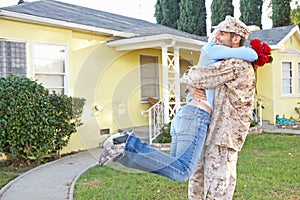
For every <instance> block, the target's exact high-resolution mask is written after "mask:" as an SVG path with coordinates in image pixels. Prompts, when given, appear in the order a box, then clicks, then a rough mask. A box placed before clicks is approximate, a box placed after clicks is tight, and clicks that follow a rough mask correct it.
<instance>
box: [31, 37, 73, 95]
mask: <svg viewBox="0 0 300 200" xmlns="http://www.w3.org/2000/svg"><path fill="white" fill-rule="evenodd" d="M38 44H43V45H49V46H50V45H51V46H53V45H55V46H62V47H64V48H65V73H41V72H35V68H34V67H33V66H32V72H33V77H35V74H45V75H54V74H55V75H64V87H63V89H64V94H65V95H68V94H69V84H68V83H69V67H68V66H69V64H68V45H66V44H58V43H49V42H36V41H35V42H32V59H33V56H34V50H33V49H34V48H33V47H34V45H38ZM53 88H55V87H53ZM57 89H60V88H57Z"/></svg>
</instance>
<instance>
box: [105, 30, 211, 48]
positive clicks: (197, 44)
mask: <svg viewBox="0 0 300 200" xmlns="http://www.w3.org/2000/svg"><path fill="white" fill-rule="evenodd" d="M206 43H207V42H205V41H201V40H195V39H190V38H186V37H181V36H175V35H171V34H159V35H152V36H144V37H134V38H125V39H118V40H113V41H109V42H107V46H109V47H114V48H116V49H117V50H118V51H126V50H133V49H135V48H150V47H151V48H154V47H161V46H168V47H178V48H184V49H190V50H195V51H199V50H200V49H201V47H202V46H203V45H205V44H206Z"/></svg>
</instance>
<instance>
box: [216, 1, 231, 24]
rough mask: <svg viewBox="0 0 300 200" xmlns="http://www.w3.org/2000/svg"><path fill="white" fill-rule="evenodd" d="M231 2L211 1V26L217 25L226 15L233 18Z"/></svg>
mask: <svg viewBox="0 0 300 200" xmlns="http://www.w3.org/2000/svg"><path fill="white" fill-rule="evenodd" d="M233 14H234V7H233V4H232V0H213V1H212V4H211V24H212V26H216V25H218V24H219V23H220V22H221V21H223V20H224V19H225V17H226V16H227V15H230V16H233Z"/></svg>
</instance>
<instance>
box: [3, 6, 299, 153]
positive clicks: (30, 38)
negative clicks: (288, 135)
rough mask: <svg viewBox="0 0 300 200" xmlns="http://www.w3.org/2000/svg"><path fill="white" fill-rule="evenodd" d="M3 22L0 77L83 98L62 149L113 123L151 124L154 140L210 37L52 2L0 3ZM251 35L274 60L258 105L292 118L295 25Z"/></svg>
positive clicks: (263, 73) (86, 145) (95, 141)
mask: <svg viewBox="0 0 300 200" xmlns="http://www.w3.org/2000/svg"><path fill="white" fill-rule="evenodd" d="M0 27H1V28H0V76H1V77H7V76H9V75H10V74H16V75H21V76H26V77H29V78H32V79H33V80H38V82H40V83H42V84H43V85H44V86H45V87H46V88H47V89H49V90H55V91H57V92H61V93H64V94H67V95H69V96H74V97H82V98H85V99H86V105H85V107H84V112H83V116H82V122H83V123H84V125H82V126H81V127H79V128H78V132H77V133H75V134H73V136H72V137H71V140H70V144H69V145H68V147H66V148H65V149H64V152H69V151H77V150H83V149H90V148H95V147H98V146H99V143H101V141H103V140H104V139H105V138H106V137H107V135H106V134H107V133H115V132H117V131H118V129H127V128H132V127H142V126H148V125H150V126H149V132H150V133H151V135H150V136H149V137H150V138H151V137H153V138H155V137H156V136H157V134H156V133H155V131H157V129H159V128H160V127H161V125H162V124H163V123H167V122H168V121H169V116H170V115H173V114H174V113H175V112H176V110H177V109H178V108H179V107H180V105H181V104H182V102H185V93H184V89H185V86H184V85H180V82H179V81H178V80H179V78H180V77H181V75H182V73H183V72H184V71H186V69H187V68H188V67H189V66H191V65H193V64H196V63H197V62H198V57H199V53H200V49H201V47H202V46H203V45H204V44H205V43H206V41H207V38H206V37H199V36H195V35H192V34H188V33H186V32H182V31H179V30H175V29H172V28H168V27H165V26H162V25H158V24H153V23H150V22H147V21H143V20H139V19H133V18H129V17H124V16H120V15H116V14H112V13H107V12H103V11H99V10H93V9H90V8H85V7H80V6H76V5H71V4H67V3H63V2H59V1H52V0H49V1H48V0H43V1H36V2H28V3H26V2H25V3H22V4H19V5H15V6H10V7H5V8H0ZM253 38H259V39H261V40H262V41H265V42H267V43H268V44H269V45H270V46H271V48H272V50H273V51H272V56H273V58H274V60H273V63H272V64H268V65H267V66H265V67H264V68H262V69H259V70H258V73H257V77H258V81H257V99H258V100H259V102H261V105H262V106H263V108H264V109H259V107H258V110H259V115H260V116H262V119H263V120H269V121H270V122H271V123H275V116H276V115H279V116H282V115H285V117H290V116H295V112H294V107H296V106H297V102H298V101H299V94H300V84H299V81H300V52H299V49H300V34H299V28H298V27H297V26H287V27H280V28H273V29H269V30H257V31H253V33H252V34H251V35H250V38H249V39H253ZM149 97H152V99H150V100H149ZM153 100H156V101H158V103H156V101H154V102H153ZM153 104H155V105H154V107H152V105H153ZM162 105H163V106H162ZM149 109H151V110H149ZM142 113H143V115H142ZM158 113H159V114H158ZM147 115H149V116H151V115H153V117H154V118H153V117H148V116H147ZM156 125H160V127H159V126H158V127H157V126H156ZM153 132H154V133H153ZM152 133H153V135H152ZM150 142H151V140H150Z"/></svg>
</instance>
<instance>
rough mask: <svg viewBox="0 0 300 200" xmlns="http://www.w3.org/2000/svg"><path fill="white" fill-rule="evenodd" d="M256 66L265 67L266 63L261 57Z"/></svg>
mask: <svg viewBox="0 0 300 200" xmlns="http://www.w3.org/2000/svg"><path fill="white" fill-rule="evenodd" d="M254 64H255V65H258V66H260V67H261V66H263V65H264V64H265V62H264V61H263V59H262V58H261V57H259V58H258V59H257V60H256V61H255V62H254Z"/></svg>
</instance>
